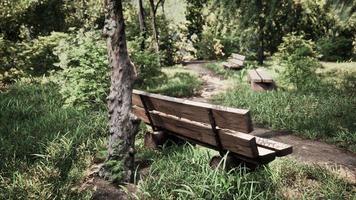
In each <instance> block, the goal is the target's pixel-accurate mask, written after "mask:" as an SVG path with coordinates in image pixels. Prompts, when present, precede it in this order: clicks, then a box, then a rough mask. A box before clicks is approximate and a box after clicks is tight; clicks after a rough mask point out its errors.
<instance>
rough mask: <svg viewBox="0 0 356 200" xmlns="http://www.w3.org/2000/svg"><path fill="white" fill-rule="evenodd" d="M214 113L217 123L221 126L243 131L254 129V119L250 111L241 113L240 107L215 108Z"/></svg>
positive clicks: (248, 131)
mask: <svg viewBox="0 0 356 200" xmlns="http://www.w3.org/2000/svg"><path fill="white" fill-rule="evenodd" d="M213 115H214V118H215V122H216V125H217V126H218V127H219V128H222V129H230V130H234V131H239V132H243V133H250V132H252V131H253V126H252V120H251V117H250V112H249V111H248V112H245V113H244V114H243V115H241V114H240V111H239V110H238V109H236V110H235V109H233V108H226V109H224V110H220V109H213Z"/></svg>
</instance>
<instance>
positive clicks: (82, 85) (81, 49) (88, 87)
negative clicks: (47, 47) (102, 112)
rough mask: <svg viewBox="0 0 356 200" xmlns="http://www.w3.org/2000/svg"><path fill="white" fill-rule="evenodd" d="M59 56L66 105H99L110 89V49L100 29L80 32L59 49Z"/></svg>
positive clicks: (60, 81) (63, 43) (61, 91)
mask: <svg viewBox="0 0 356 200" xmlns="http://www.w3.org/2000/svg"><path fill="white" fill-rule="evenodd" d="M55 54H56V55H57V56H58V58H59V63H57V65H58V66H59V67H60V68H61V69H62V71H61V72H59V76H58V80H57V81H58V83H59V84H60V85H61V88H60V91H59V92H60V93H61V94H62V96H63V98H64V100H65V105H67V106H68V105H72V106H76V107H78V108H88V107H92V108H93V107H97V106H100V105H102V103H103V102H104V101H105V97H106V95H107V91H108V88H109V69H108V61H107V51H106V46H105V43H104V41H103V40H102V38H101V36H100V33H99V32H98V31H89V32H83V31H78V32H77V33H76V34H73V35H72V37H71V38H68V39H66V40H63V41H62V42H61V43H60V44H59V46H58V47H56V49H55Z"/></svg>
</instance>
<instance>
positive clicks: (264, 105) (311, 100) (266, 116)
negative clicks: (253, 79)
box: [207, 62, 356, 152]
mask: <svg viewBox="0 0 356 200" xmlns="http://www.w3.org/2000/svg"><path fill="white" fill-rule="evenodd" d="M271 63H272V62H267V63H266V66H267V67H269V68H271ZM344 64H345V63H344ZM344 64H337V63H335V65H337V66H338V67H341V66H344ZM346 64H347V63H346ZM324 65H325V63H324ZM328 65H330V63H329V64H328ZM346 66H347V67H346V68H347V69H346V71H347V72H344V71H345V69H338V68H336V67H331V66H328V67H324V68H323V69H320V70H318V76H319V77H320V80H319V81H315V83H314V84H313V88H312V89H310V90H307V91H290V90H285V89H283V88H282V89H281V88H280V89H279V90H277V91H273V92H262V93H261V92H253V91H252V90H251V89H250V87H249V85H247V84H246V81H245V80H246V71H237V72H236V71H233V72H231V71H228V70H223V69H222V67H221V66H220V65H218V64H216V65H208V66H207V67H208V68H210V69H212V70H214V71H215V72H216V73H218V74H221V75H223V76H224V77H225V78H230V79H234V80H235V83H236V86H235V87H234V89H231V90H229V91H227V92H226V93H223V94H220V95H218V96H216V97H215V98H214V99H213V101H214V102H215V103H217V104H224V105H227V106H232V107H237V108H246V109H250V110H251V111H252V117H253V120H254V122H255V123H257V124H260V125H262V126H265V127H269V128H272V129H274V130H287V131H292V132H293V133H294V134H297V135H300V136H303V137H307V138H311V139H320V140H323V141H327V142H330V143H333V144H336V145H338V146H340V147H343V148H345V149H348V150H350V151H353V152H356V123H355V119H356V113H355V112H354V110H356V89H355V88H356V85H355V84H356V81H355V79H356V76H355V74H354V72H356V66H354V65H353V64H347V65H346ZM336 69H338V70H336ZM335 70H336V71H335ZM271 74H272V75H273V76H274V77H275V78H276V80H277V85H278V74H275V73H271Z"/></svg>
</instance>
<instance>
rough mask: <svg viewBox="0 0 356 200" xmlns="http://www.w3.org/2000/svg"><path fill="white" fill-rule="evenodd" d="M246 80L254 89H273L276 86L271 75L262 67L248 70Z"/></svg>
mask: <svg viewBox="0 0 356 200" xmlns="http://www.w3.org/2000/svg"><path fill="white" fill-rule="evenodd" d="M247 81H248V82H249V83H250V84H251V88H252V89H253V90H254V91H266V90H273V89H275V87H276V86H275V83H274V81H273V78H272V76H271V75H269V74H268V73H267V72H266V71H265V70H264V69H262V68H259V69H252V70H249V71H248V75H247Z"/></svg>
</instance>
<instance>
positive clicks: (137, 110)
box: [132, 105, 150, 124]
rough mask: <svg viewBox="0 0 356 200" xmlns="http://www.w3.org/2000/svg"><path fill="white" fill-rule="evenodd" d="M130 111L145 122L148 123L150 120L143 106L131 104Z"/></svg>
mask: <svg viewBox="0 0 356 200" xmlns="http://www.w3.org/2000/svg"><path fill="white" fill-rule="evenodd" d="M132 113H133V114H134V115H136V116H137V117H138V118H140V119H141V120H142V121H143V122H145V123H146V124H149V123H150V120H149V119H148V117H147V115H146V112H145V109H144V108H141V107H138V106H135V105H134V106H132Z"/></svg>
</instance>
